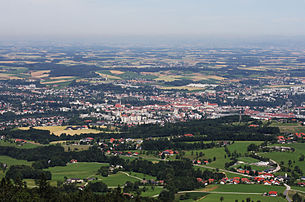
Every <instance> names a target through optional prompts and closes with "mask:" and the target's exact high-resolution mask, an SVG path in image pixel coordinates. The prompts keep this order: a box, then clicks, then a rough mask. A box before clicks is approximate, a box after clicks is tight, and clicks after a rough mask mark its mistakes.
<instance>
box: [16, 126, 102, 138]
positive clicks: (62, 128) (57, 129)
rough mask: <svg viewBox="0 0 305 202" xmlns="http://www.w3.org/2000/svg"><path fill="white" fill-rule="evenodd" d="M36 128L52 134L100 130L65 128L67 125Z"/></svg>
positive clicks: (73, 133)
mask: <svg viewBox="0 0 305 202" xmlns="http://www.w3.org/2000/svg"><path fill="white" fill-rule="evenodd" d="M34 128H35V129H38V130H48V131H50V133H51V134H52V133H53V134H54V135H57V136H59V135H61V134H63V133H65V134H67V135H80V134H83V133H99V132H100V131H98V130H94V129H79V130H65V129H66V128H67V126H45V127H34ZM19 129H20V130H28V129H29V127H21V128H19Z"/></svg>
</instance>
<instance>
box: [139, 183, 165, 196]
mask: <svg viewBox="0 0 305 202" xmlns="http://www.w3.org/2000/svg"><path fill="white" fill-rule="evenodd" d="M146 188H147V190H146V191H145V192H142V193H141V196H144V197H152V196H155V195H157V194H160V193H161V191H162V190H163V187H161V186H155V187H153V188H152V186H146Z"/></svg>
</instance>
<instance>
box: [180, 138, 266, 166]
mask: <svg viewBox="0 0 305 202" xmlns="http://www.w3.org/2000/svg"><path fill="white" fill-rule="evenodd" d="M252 143H254V144H261V143H262V142H261V141H235V142H234V144H231V145H228V149H229V151H230V152H231V153H233V152H234V151H236V152H237V153H241V154H242V155H243V154H245V153H247V148H248V146H249V145H250V144H252ZM200 152H202V153H203V156H202V157H198V158H199V159H212V160H213V158H214V157H216V161H212V162H211V163H210V164H208V166H210V167H214V168H224V166H225V163H226V162H229V161H230V158H228V157H226V158H225V156H227V154H226V153H225V150H224V147H217V148H211V149H203V150H193V152H192V151H186V154H185V157H186V158H189V159H191V160H194V159H196V153H198V154H200ZM192 153H193V154H192ZM243 158H244V159H243V160H245V161H248V162H255V161H256V160H254V159H252V158H246V157H243Z"/></svg>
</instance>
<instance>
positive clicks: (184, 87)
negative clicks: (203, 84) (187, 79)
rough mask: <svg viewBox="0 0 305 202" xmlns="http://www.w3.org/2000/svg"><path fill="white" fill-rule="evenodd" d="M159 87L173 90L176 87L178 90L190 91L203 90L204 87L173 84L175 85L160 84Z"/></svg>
mask: <svg viewBox="0 0 305 202" xmlns="http://www.w3.org/2000/svg"><path fill="white" fill-rule="evenodd" d="M159 88H160V89H164V90H171V89H176V90H189V91H193V90H202V88H198V87H191V86H173V87H168V86H159Z"/></svg>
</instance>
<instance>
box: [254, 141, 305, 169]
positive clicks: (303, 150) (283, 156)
mask: <svg viewBox="0 0 305 202" xmlns="http://www.w3.org/2000/svg"><path fill="white" fill-rule="evenodd" d="M282 146H287V147H293V148H295V152H267V153H260V154H259V155H261V156H264V157H267V158H271V159H273V160H275V161H276V162H277V163H280V162H281V161H283V162H284V166H285V167H288V161H289V160H291V161H292V168H294V166H299V167H300V169H301V170H302V171H303V173H305V161H299V157H300V156H301V154H305V143H294V144H287V145H282ZM294 162H295V163H294Z"/></svg>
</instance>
